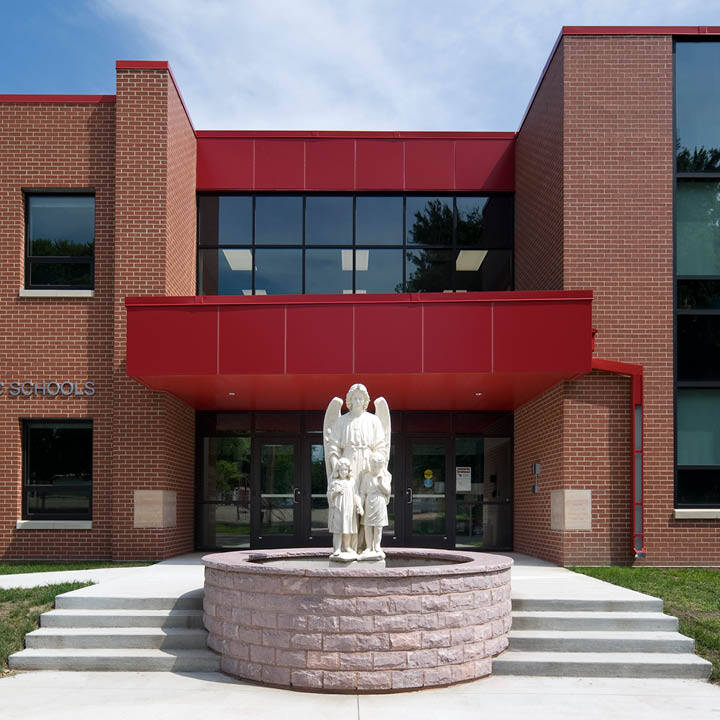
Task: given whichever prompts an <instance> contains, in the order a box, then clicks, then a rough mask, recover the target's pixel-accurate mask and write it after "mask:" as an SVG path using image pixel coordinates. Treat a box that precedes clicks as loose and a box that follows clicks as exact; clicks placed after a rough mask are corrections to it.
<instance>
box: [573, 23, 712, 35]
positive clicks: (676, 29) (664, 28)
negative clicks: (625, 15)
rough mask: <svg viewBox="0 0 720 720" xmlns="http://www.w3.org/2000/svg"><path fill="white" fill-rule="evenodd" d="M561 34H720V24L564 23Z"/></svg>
mask: <svg viewBox="0 0 720 720" xmlns="http://www.w3.org/2000/svg"><path fill="white" fill-rule="evenodd" d="M561 35H720V25H615V26H613V25H563V28H562V31H561Z"/></svg>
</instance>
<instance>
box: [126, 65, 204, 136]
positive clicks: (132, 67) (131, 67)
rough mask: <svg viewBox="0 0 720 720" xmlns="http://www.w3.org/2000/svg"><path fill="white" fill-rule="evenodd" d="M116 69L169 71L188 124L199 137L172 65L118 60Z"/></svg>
mask: <svg viewBox="0 0 720 720" xmlns="http://www.w3.org/2000/svg"><path fill="white" fill-rule="evenodd" d="M115 69H116V70H167V71H168V73H169V75H170V79H171V80H172V83H173V85H174V86H175V92H176V93H177V94H178V97H179V98H180V104H181V105H182V106H183V110H184V111H185V116H186V117H187V119H188V122H189V123H190V127H191V128H192V131H193V133H195V135H197V132H196V131H195V125H193V121H192V118H191V117H190V113H189V112H188V109H187V105H186V104H185V100H184V98H183V96H182V93H181V92H180V86H179V85H178V84H177V81H176V80H175V75H173V71H172V68H171V67H170V63H169V62H168V61H167V60H116V61H115Z"/></svg>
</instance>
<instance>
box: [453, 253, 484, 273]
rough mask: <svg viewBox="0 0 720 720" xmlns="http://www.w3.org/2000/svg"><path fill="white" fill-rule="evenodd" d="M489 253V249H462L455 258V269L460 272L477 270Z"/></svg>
mask: <svg viewBox="0 0 720 720" xmlns="http://www.w3.org/2000/svg"><path fill="white" fill-rule="evenodd" d="M487 254H488V251H487V250H461V251H460V252H459V253H458V256H457V259H456V260H455V269H456V270H459V271H460V272H476V271H477V270H479V269H480V266H481V265H482V264H483V260H485V256H486V255H487Z"/></svg>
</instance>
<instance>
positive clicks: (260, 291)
mask: <svg viewBox="0 0 720 720" xmlns="http://www.w3.org/2000/svg"><path fill="white" fill-rule="evenodd" d="M255 294H256V295H267V290H255Z"/></svg>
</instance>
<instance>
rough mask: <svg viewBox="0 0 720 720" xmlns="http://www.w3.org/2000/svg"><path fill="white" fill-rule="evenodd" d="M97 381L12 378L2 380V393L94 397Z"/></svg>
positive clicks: (23, 395) (19, 395) (25, 395)
mask: <svg viewBox="0 0 720 720" xmlns="http://www.w3.org/2000/svg"><path fill="white" fill-rule="evenodd" d="M94 394H95V383H94V382H93V381H92V380H85V382H75V381H72V380H51V381H50V382H48V381H47V380H42V381H40V382H35V381H34V380H12V381H10V382H0V395H5V396H7V397H11V398H16V397H92V396H93V395H94Z"/></svg>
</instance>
